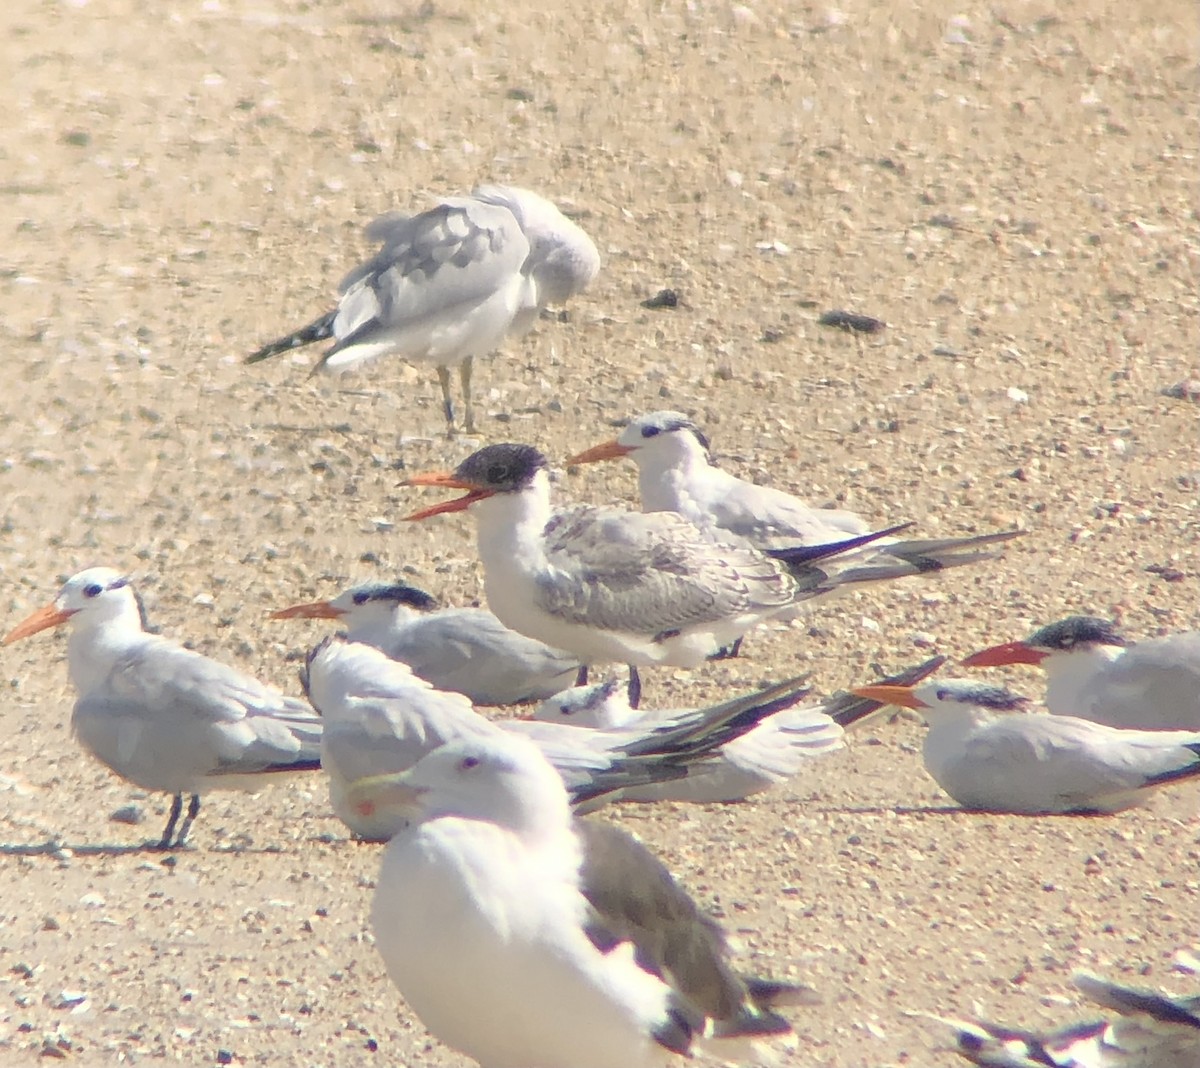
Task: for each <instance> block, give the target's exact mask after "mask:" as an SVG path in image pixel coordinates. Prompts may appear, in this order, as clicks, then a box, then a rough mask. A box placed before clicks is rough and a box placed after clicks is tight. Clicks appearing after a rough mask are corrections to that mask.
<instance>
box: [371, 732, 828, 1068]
mask: <svg viewBox="0 0 1200 1068" xmlns="http://www.w3.org/2000/svg"><path fill="white" fill-rule="evenodd" d="M350 799H351V801H352V803H357V804H362V805H364V806H365V807H368V808H371V809H375V810H378V809H380V808H390V809H394V810H396V812H397V820H398V822H400V823H401V824H402V826H403V829H402V830H400V831H399V832H398V833H397V835H396V836H395V837H394V838H393V839H392V840H391V842H390V843H389V844H388V846H387V848H386V849H385V851H384V855H383V861H382V865H381V869H380V873H379V879H378V882H377V884H376V889H375V895H374V899H373V902H372V905H371V929H372V931H373V933H374V936H375V944H376V946H377V947H378V949H379V953H380V955H381V956H382V957H383V961H384V964H385V966H386V968H387V973H388V975H389V976H390V977H391V979H392V982H393V983H394V984H395V985H396V988H397V989H398V990H399V992H400V994H401V996H402V997H403V998H404V1001H405V1002H406V1004H407V1005H408V1006H410V1007H411V1008H412V1010H413V1011H414V1012H415V1013H416V1014H417V1016H418V1017H419V1018H420V1019H421V1022H422V1023H423V1024H424V1025H425V1026H426V1027H427V1028H428V1029H429V1031H430V1032H431V1033H432V1034H433V1035H434V1036H435V1037H437V1038H438V1039H439V1040H440V1041H441V1042H444V1043H445V1044H446V1045H448V1046H450V1047H452V1048H454V1049H456V1050H458V1051H460V1052H462V1053H464V1054H466V1055H467V1056H468V1057H471V1058H473V1059H474V1060H476V1061H478V1062H479V1063H480V1064H481V1065H486V1066H487V1068H531V1066H537V1068H615V1066H618V1065H619V1066H621V1068H668V1066H669V1065H675V1064H681V1063H682V1058H684V1057H687V1056H690V1055H691V1054H692V1053H693V1051H700V1050H706V1051H708V1052H711V1053H713V1054H715V1055H717V1056H719V1057H720V1058H721V1059H722V1060H726V1061H728V1060H732V1059H735V1058H736V1059H741V1058H742V1057H743V1056H744V1055H746V1054H747V1053H750V1054H753V1052H754V1048H755V1047H757V1046H758V1045H759V1044H760V1043H762V1044H765V1043H766V1042H770V1041H785V1040H787V1039H789V1038H792V1029H791V1026H790V1025H789V1024H788V1022H787V1020H786V1019H784V1017H783V1016H781V1015H780V1014H779V1013H778V1012H777V1011H775V1010H776V1008H778V1007H779V1006H781V1005H783V1004H797V1003H801V1002H804V1001H810V1000H811V991H806V990H805V989H804V988H798V987H793V986H789V985H787V984H784V983H775V982H771V981H765V980H757V979H751V980H746V979H743V978H742V977H741V976H739V975H738V974H737V973H736V972H735V971H734V969H733V967H732V965H731V962H730V960H729V957H730V953H729V950H728V947H727V945H726V943H725V939H724V936H723V934H722V932H721V931H720V929H719V928H718V927H717V926H716V925H715V924H714V923H713V921H712V920H710V919H709V918H708V917H706V916H704V915H703V914H702V913H701V911H700V909H699V908H698V907H697V905H696V904H695V902H694V901H693V900H692V899H691V898H690V897H689V896H688V895H687V893H686V892H685V891H684V890H683V889H682V888H681V887H680V886H679V884H678V883H677V882H675V880H674V879H673V878H672V876H671V874H670V873H669V872H668V871H667V869H666V868H665V867H664V866H663V865H662V864H661V863H660V862H659V861H658V860H657V858H655V857H654V856H653V854H651V853H650V852H649V851H648V850H647V849H646V848H645V847H643V846H642V845H640V844H639V843H638V842H636V841H635V840H634V839H633V838H631V837H629V836H628V835H627V834H625V833H624V832H623V831H620V830H618V829H617V828H615V827H611V826H607V825H605V824H603V823H600V822H596V821H591V820H582V821H581V820H576V819H575V818H574V817H573V816H572V813H571V808H570V804H569V799H568V796H567V793H566V791H565V790H564V789H563V783H562V780H561V778H560V777H559V775H558V774H557V773H556V772H555V770H554V768H552V767H551V766H550V765H549V764H548V763H547V761H546V760H545V758H544V757H543V755H542V754H541V753H540V752H539V751H538V749H537V748H536V747H535V746H534V745H532V744H531V743H530V742H529V741H528V739H522V738H518V737H504V736H494V737H488V738H475V739H462V740H459V741H457V742H453V743H450V744H448V745H445V746H443V747H442V748H440V749H437V750H435V751H434V752H432V753H430V754H429V755H428V756H426V757H424V758H423V759H422V760H421V761H420V763H418V764H417V765H416V766H415V767H413V768H412V769H411V770H409V771H407V772H404V773H402V774H399V775H391V776H384V777H378V778H373V779H368V780H366V781H364V782H360V783H356V784H354V785H353V786H352V787H351V789H350ZM406 823H407V825H405V824H406Z"/></svg>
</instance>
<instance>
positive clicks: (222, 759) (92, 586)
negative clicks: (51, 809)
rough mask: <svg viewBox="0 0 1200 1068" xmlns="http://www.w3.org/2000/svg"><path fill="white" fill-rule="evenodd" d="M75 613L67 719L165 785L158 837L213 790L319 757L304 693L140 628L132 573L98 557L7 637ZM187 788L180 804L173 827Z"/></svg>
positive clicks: (174, 838)
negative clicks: (167, 797)
mask: <svg viewBox="0 0 1200 1068" xmlns="http://www.w3.org/2000/svg"><path fill="white" fill-rule="evenodd" d="M63 623H70V624H71V637H70V640H69V641H68V643H67V670H68V672H69V674H70V677H71V683H72V685H74V687H75V689H76V691H77V692H78V694H79V696H78V699H77V700H76V702H75V709H74V711H73V712H72V714H71V729H72V730H73V731H74V733H75V736H76V737H77V738H78V739H79V741H80V743H81V744H82V745H83V747H84V748H85V749H86V750H87V751H88V752H89V753H91V754H92V755H93V756H94V757H96V759H97V760H99V761H101V763H103V764H106V765H107V766H108V767H109V768H111V769H112V770H113V771H115V772H116V773H117V774H118V775H119V776H121V778H123V779H126V780H128V781H129V782H131V783H133V784H134V785H135V786H140V787H141V788H142V789H144V790H156V791H162V792H164V793H168V794H171V795H172V802H171V812H170V816H169V817H168V819H167V826H166V829H165V830H164V831H163V836H162V839H161V840H160V841H159V843H158V847H159V848H160V849H169V848H171V847H172V846H181V845H183V843H184V840H185V839H186V838H187V835H188V832H189V830H190V829H191V826H192V822H193V821H194V820H195V818H196V815H197V814H198V813H199V811H200V796H201V794H203V793H205V792H206V791H208V790H215V789H248V790H256V789H258V788H259V787H261V786H262V785H264V784H265V783H266V782H267V781H269V780H271V779H274V778H277V777H278V776H279V775H281V774H282V773H284V772H296V771H313V770H316V769H317V768H319V767H320V759H319V758H320V746H321V721H320V719H318V718H317V717H316V716H315V715H314V714H313V712H312V709H311V708H309V706H308V705H307V704H305V703H304V702H303V701H299V700H296V699H294V698H290V697H284V696H283V695H282V694H280V693H279V692H278V691H277V690H275V689H273V688H272V687H268V686H266V685H264V684H263V683H261V682H259V681H258V680H257V679H254V678H251V677H250V676H249V675H244V674H242V672H240V671H236V670H234V669H233V668H231V667H227V666H226V665H224V664H220V663H217V661H215V660H210V659H209V658H208V657H206V656H201V655H200V654H199V653H195V652H192V651H191V650H189V649H184V648H183V647H182V646H179V645H176V644H175V643H174V642H172V641H169V640H168V639H166V638H162V637H159V636H158V635H155V634H147V633H146V632H145V630H144V629H143V620H142V614H141V611H140V608H139V605H138V601H137V599H136V597H135V596H134V592H133V588H132V587H131V586H130V585H129V581H128V580H127V579H126V578H125V577H124V576H123V575H122V574H121V573H120V572H118V571H114V570H112V569H111V568H107V567H93V568H89V569H88V570H86V571H81V572H79V574H77V575H74V576H72V577H71V578H70V579H68V580H67V583H66V585H64V586H63V588H62V589H61V590H60V591H59V594H58V597H57V598H56V599H55V600H54V602H53V603H52V604H50V605H47V606H46V607H45V608H41V609H39V610H38V611H36V612H34V613H33V614H32V615H30V616H29V617H28V618H26V619H25V620H24V621H23V622H21V623H19V624H18V625H17V626H16V627H14V628H13V629H12V630H11V631H9V633H8V634H7V636H6V637H5V638H4V643H3V644H5V645H8V644H10V643H11V642H15V641H17V640H18V639H20V638H26V637H28V636H29V635H31V634H37V633H38V632H39V631H42V630H46V629H47V628H49V627H57V626H60V625H61V624H63ZM185 794H189V795H191V801H190V803H189V805H188V810H187V815H186V816H185V817H184V820H183V823H182V825H180V826H179V833H178V835H176V834H175V828H176V825H177V824H178V822H179V817H180V814H181V813H182V810H183V798H184V795H185Z"/></svg>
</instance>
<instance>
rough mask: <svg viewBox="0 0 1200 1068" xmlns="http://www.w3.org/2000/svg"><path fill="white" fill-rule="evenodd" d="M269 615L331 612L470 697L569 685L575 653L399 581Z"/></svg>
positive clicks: (521, 694)
mask: <svg viewBox="0 0 1200 1068" xmlns="http://www.w3.org/2000/svg"><path fill="white" fill-rule="evenodd" d="M271 618H272V619H336V620H339V621H340V622H342V623H344V624H345V627H346V637H347V638H348V639H349V640H350V641H352V642H363V643H365V644H366V645H373V646H375V648H376V649H382V650H383V652H385V653H386V654H387V655H388V656H390V657H391V658H392V659H393V660H401V661H403V662H404V663H406V664H407V665H408V666H409V667H410V668H412V670H413V674H414V675H417V676H419V677H420V678H422V679H424V680H425V681H426V682H428V683H429V684H430V685H431V686H433V687H435V688H436V689H439V690H446V691H449V692H451V693H461V694H464V695H465V696H467V697H469V698H470V699H471V703H472V704H476V705H516V704H524V703H525V702H527V701H541V700H543V699H545V698H547V697H550V696H552V695H553V694H556V693H558V692H559V691H560V690H562V689H564V688H566V687H568V686H570V685H572V683H573V681H574V679H575V676H576V673H577V672H578V670H579V666H580V665H579V661H578V660H576V659H575V658H574V657H572V656H570V655H569V654H567V653H564V652H562V651H561V650H559V649H552V648H551V647H550V646H548V645H545V644H543V643H542V642H538V641H534V640H533V639H532V638H526V637H525V635H523V634H518V633H517V632H516V631H514V630H509V629H508V627H506V626H505V625H504V624H503V623H501V622H500V620H498V619H497V618H496V617H495V616H494V615H493V614H492V613H491V612H488V611H487V610H486V609H482V608H439V607H438V603H437V601H436V600H434V599H433V598H432V597H431V596H430V595H429V594H427V593H425V592H424V591H423V590H419V589H417V588H416V587H414V586H409V585H407V584H406V583H403V582H397V583H390V584H389V583H379V582H367V583H363V584H362V585H359V586H353V587H351V588H350V589H348V590H344V591H343V592H342V593H339V594H338V595H337V596H336V597H334V598H333V599H332V600H329V601H314V602H312V603H309V604H298V605H293V606H292V607H291V608H284V609H282V610H280V611H278V612H272V613H271Z"/></svg>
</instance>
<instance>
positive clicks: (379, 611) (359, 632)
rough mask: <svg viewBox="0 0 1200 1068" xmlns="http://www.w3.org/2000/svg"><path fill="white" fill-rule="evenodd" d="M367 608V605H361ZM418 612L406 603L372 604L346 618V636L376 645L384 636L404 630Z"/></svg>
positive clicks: (356, 640)
mask: <svg viewBox="0 0 1200 1068" xmlns="http://www.w3.org/2000/svg"><path fill="white" fill-rule="evenodd" d="M363 609H367V606H365V605H364V606H363ZM419 615H420V613H418V612H417V610H416V609H415V608H413V607H412V606H411V605H407V604H398V603H397V602H395V601H393V602H391V603H390V604H386V605H385V604H382V603H381V604H379V605H372V606H370V608H369V609H367V610H360V611H359V612H357V613H354V614H352V615H351V616H350V617H349V618H348V619H347V621H346V622H347V627H346V636H347V637H348V638H349V639H350V641H352V642H362V643H363V644H365V645H376V646H378V645H379V644H381V642H383V641H384V640H385V639H386V638H388V637H389V636H391V635H394V634H396V633H397V632H398V631H402V630H404V628H405V627H407V626H408V625H409V624H410V623H412V621H413V620H414V619H416V618H417V617H418V616H419Z"/></svg>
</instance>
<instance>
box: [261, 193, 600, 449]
mask: <svg viewBox="0 0 1200 1068" xmlns="http://www.w3.org/2000/svg"><path fill="white" fill-rule="evenodd" d="M366 234H367V237H368V238H369V239H371V240H373V241H379V242H380V243H381V247H380V249H379V251H378V252H377V253H376V254H375V255H374V256H372V257H371V259H369V260H367V261H366V262H365V263H363V264H360V265H359V266H358V267H356V268H355V269H354V270H353V271H351V272H350V273H349V274H348V275H347V276H346V277H345V278H344V279H343V280H342V283H341V285H340V286H339V292H340V293H341V298H340V300H339V301H338V306H337V307H336V308H334V309H333V310H332V311H329V312H327V313H326V314H324V315H322V316H321V317H320V318H318V319H315V320H314V321H313V322H311V323H309V324H308V325H307V326H304V327H301V328H300V329H298V330H296V331H294V332H293V333H291V334H288V335H287V336H286V337H282V338H280V339H279V340H277V341H272V342H270V343H269V344H267V345H264V346H263V347H262V348H260V349H259V350H258V351H257V352H254V353H253V354H251V355H250V356H248V357H247V358H246V362H247V363H257V362H259V361H260V360H265V359H267V358H269V357H271V356H275V355H277V354H279V353H281V352H289V351H291V350H292V349H295V348H298V347H300V346H302V345H308V344H311V343H312V342H314V341H326V340H328V339H331V338H332V339H333V345H332V346H331V347H330V348H329V349H327V350H326V352H325V354H324V355H323V356H322V357H321V359H320V361H319V362H318V363H317V365H316V367H315V368H314V371H317V370H328V371H341V370H345V369H346V368H349V367H353V366H355V365H356V364H359V363H362V362H363V361H364V360H370V359H374V358H376V357H379V356H390V355H395V356H399V357H401V358H402V359H405V360H409V361H412V362H415V363H432V364H434V365H435V366H436V367H437V372H438V381H439V382H440V383H441V387H442V399H443V404H444V410H445V414H446V423H447V425H448V426H449V427H451V428H453V425H454V408H453V405H452V403H451V400H450V368H452V367H457V368H458V369H459V377H460V379H461V380H462V391H463V405H464V408H465V414H466V422H465V428H466V429H467V430H468V431H470V430H473V429H474V427H475V414H474V409H473V408H472V405H471V370H472V363H473V361H474V358H475V357H476V356H483V355H486V354H487V353H489V352H492V351H493V350H495V349H496V348H498V347H499V346H500V343H501V342H502V341H503V340H504V338H505V337H506V336H507V335H509V334H516V333H524V332H525V331H527V330H528V329H529V328H530V327H532V326H533V324H534V322H535V321H536V320H537V317H538V314H539V312H540V310H541V309H542V308H544V307H546V305H548V304H560V303H562V302H564V301H566V300H568V299H569V298H570V297H572V296H574V295H575V294H577V293H580V292H582V291H583V290H584V289H585V288H587V286H588V285H589V284H590V283H591V281H592V279H593V278H595V276H596V273H597V272H598V271H599V270H600V254H599V252H598V251H597V250H596V246H595V244H594V243H593V242H592V240H591V238H589V237H588V236H587V234H585V233H584V232H583V230H581V229H580V228H579V227H578V226H577V225H576V224H575V223H573V222H571V220H570V219H568V218H567V217H566V216H565V215H563V214H562V212H560V211H559V210H558V208H556V207H555V206H554V205H553V204H552V203H550V201H548V200H546V199H545V198H544V197H541V196H538V194H536V193H532V192H530V191H529V190H528V189H519V188H517V187H515V186H503V185H484V186H479V187H478V188H477V189H475V190H474V191H473V192H472V194H471V195H470V196H469V197H447V198H446V199H445V200H443V201H442V202H441V203H440V204H438V206H437V207H435V208H431V209H430V210H429V211H425V212H421V213H420V214H419V215H414V216H412V217H408V216H404V215H401V214H398V213H395V212H393V213H389V214H387V215H383V216H380V217H379V218H378V219H376V220H375V221H374V222H372V223H371V224H370V225H369V226H368V227H367V229H366Z"/></svg>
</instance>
